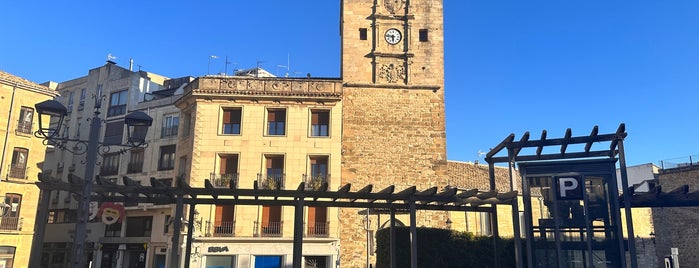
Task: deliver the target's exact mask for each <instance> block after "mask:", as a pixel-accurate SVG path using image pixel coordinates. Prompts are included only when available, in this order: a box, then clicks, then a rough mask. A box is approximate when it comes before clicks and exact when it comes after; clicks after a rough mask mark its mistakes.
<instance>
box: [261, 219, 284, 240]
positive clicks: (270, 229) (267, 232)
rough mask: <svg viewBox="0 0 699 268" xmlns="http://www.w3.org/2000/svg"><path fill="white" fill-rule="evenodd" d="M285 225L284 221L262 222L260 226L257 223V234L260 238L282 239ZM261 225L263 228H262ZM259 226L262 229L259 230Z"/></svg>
mask: <svg viewBox="0 0 699 268" xmlns="http://www.w3.org/2000/svg"><path fill="white" fill-rule="evenodd" d="M283 224H284V222H283V221H281V222H279V221H277V222H274V221H270V222H262V224H260V223H259V222H257V221H256V222H255V230H254V233H255V234H259V236H262V237H281V236H282V225H283ZM260 225H261V226H260ZM258 226H260V228H259V229H258Z"/></svg>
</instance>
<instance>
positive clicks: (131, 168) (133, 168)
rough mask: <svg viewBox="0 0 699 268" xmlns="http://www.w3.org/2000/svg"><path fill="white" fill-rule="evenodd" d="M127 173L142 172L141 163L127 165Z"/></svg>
mask: <svg viewBox="0 0 699 268" xmlns="http://www.w3.org/2000/svg"><path fill="white" fill-rule="evenodd" d="M126 172H127V173H139V172H143V162H137V163H129V164H128V166H127V167H126Z"/></svg>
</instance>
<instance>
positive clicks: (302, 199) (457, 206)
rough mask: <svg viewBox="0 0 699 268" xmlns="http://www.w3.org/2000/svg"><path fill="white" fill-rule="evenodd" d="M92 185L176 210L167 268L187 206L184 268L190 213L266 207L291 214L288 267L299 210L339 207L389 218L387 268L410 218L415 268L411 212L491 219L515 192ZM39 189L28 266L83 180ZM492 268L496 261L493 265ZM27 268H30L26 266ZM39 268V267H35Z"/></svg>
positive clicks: (97, 195)
mask: <svg viewBox="0 0 699 268" xmlns="http://www.w3.org/2000/svg"><path fill="white" fill-rule="evenodd" d="M96 182H97V184H96V185H94V188H93V194H92V195H91V196H90V200H91V201H92V202H123V203H152V204H156V205H162V204H175V205H176V207H175V219H176V220H175V221H174V226H173V229H174V234H175V235H173V237H172V245H173V246H172V247H171V248H170V256H171V257H170V258H171V262H170V267H173V268H174V267H179V266H178V261H177V260H178V259H179V258H177V256H178V247H177V246H176V245H179V244H180V236H179V235H178V234H180V233H181V229H182V226H181V224H182V222H181V219H182V218H183V212H184V211H183V210H184V205H185V204H186V205H189V214H188V216H189V220H188V221H187V223H188V228H187V230H188V232H187V241H188V242H187V245H186V252H185V256H184V257H185V260H184V267H188V266H189V258H190V253H191V250H192V249H191V241H192V235H193V229H194V228H193V227H194V214H195V213H194V210H195V206H196V205H204V204H216V205H270V206H292V207H294V208H295V211H294V239H293V267H294V268H300V267H301V264H302V247H303V236H304V235H303V208H304V206H315V207H339V208H367V209H374V210H384V211H389V213H390V215H391V221H390V222H391V224H390V228H391V243H390V244H391V245H390V247H391V248H390V252H391V266H392V267H395V265H396V264H395V246H394V241H395V240H394V239H395V237H394V235H395V232H394V229H393V227H394V222H395V213H396V211H408V212H409V214H410V234H411V245H410V249H411V267H413V268H416V267H417V240H416V239H415V237H416V235H417V230H416V211H417V210H436V211H475V212H488V213H491V215H495V214H497V213H496V211H495V209H496V205H499V204H502V205H513V206H515V207H516V204H517V192H516V191H509V192H503V193H499V192H496V191H495V190H494V189H495V188H494V187H492V189H493V190H491V191H486V192H479V191H477V190H467V191H462V190H457V189H456V188H452V187H446V188H444V189H443V190H441V191H440V190H439V188H438V187H432V188H429V189H426V190H418V189H417V188H416V187H415V186H412V187H408V188H406V189H403V190H400V191H396V187H395V186H393V185H391V186H389V187H386V188H384V189H382V190H379V191H376V192H374V191H373V190H374V189H373V188H374V187H373V186H372V185H366V186H364V187H363V188H361V189H359V190H356V191H352V190H351V185H350V184H345V185H344V186H342V187H340V188H339V189H338V190H336V191H332V190H329V189H328V184H327V183H323V184H322V185H321V186H320V187H318V188H316V189H308V188H306V186H305V184H304V183H303V182H301V183H300V184H299V186H298V188H297V189H295V190H281V189H276V190H270V189H262V188H260V187H258V185H257V182H255V183H254V187H253V189H238V188H237V187H235V185H234V184H231V186H230V187H228V188H218V187H214V186H213V185H212V183H211V182H210V181H209V180H208V179H207V180H205V181H204V187H191V186H189V185H188V184H187V183H186V182H185V180H184V179H183V178H181V177H180V178H178V179H177V182H176V185H175V186H170V185H164V184H163V183H162V182H160V181H158V180H157V179H155V178H151V179H150V184H151V186H142V185H141V184H140V183H139V182H137V181H135V180H132V179H130V178H128V177H123V184H116V183H114V182H110V181H109V180H105V179H104V178H101V177H99V176H97V178H96ZM36 184H37V186H38V187H39V188H40V189H41V198H40V201H39V209H38V211H37V217H36V222H37V224H36V226H35V236H34V241H33V244H32V253H31V254H32V255H31V259H30V263H31V264H38V261H39V259H40V258H41V249H42V244H43V236H44V231H45V225H46V222H47V219H48V208H49V199H50V196H51V192H52V191H67V192H70V193H72V194H80V193H81V189H82V179H80V178H78V177H76V176H74V175H72V174H70V175H69V181H68V182H65V181H62V180H60V179H55V178H51V177H49V176H46V175H42V174H39V182H37V183H36ZM496 266H497V259H496ZM30 267H35V266H32V265H30ZM36 267H38V266H36Z"/></svg>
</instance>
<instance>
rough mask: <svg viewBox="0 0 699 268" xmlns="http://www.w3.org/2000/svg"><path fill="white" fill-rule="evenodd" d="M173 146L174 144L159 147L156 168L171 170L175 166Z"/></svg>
mask: <svg viewBox="0 0 699 268" xmlns="http://www.w3.org/2000/svg"><path fill="white" fill-rule="evenodd" d="M175 148H176V147H175V145H167V146H161V147H160V159H159V161H158V170H171V169H174V168H175Z"/></svg>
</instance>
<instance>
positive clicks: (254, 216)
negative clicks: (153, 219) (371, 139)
mask: <svg viewBox="0 0 699 268" xmlns="http://www.w3.org/2000/svg"><path fill="white" fill-rule="evenodd" d="M342 90H343V88H342V83H341V81H340V80H339V79H307V78H303V79H290V78H273V77H264V78H262V77H216V76H207V77H199V78H197V79H196V80H194V82H192V83H191V84H190V85H189V86H187V88H186V89H185V93H184V96H183V97H182V98H181V99H180V100H178V101H177V106H178V107H179V108H180V109H181V111H182V113H181V114H182V118H183V124H182V127H181V133H180V141H179V145H178V148H177V159H178V165H179V166H178V169H180V170H181V171H182V172H183V174H185V175H184V177H185V178H186V180H187V182H188V183H189V184H190V186H192V187H204V185H205V184H204V183H205V180H206V179H208V180H209V181H210V182H211V183H212V184H213V186H214V187H223V188H230V187H232V188H238V187H239V188H243V189H252V188H254V187H257V188H267V189H286V190H289V189H297V188H298V187H299V184H300V183H301V182H305V183H306V187H307V188H316V187H320V186H321V185H322V183H327V184H328V187H329V188H331V189H336V188H338V187H339V186H340V183H341V179H340V176H339V175H340V170H341V162H340V161H341V146H340V142H341V133H342V102H341V96H342ZM196 211H197V214H196V219H197V220H196V224H197V226H201V227H200V228H198V229H197V228H195V230H196V233H195V237H194V238H193V241H192V248H193V252H195V253H194V256H192V258H191V262H190V267H212V266H214V267H218V266H221V267H285V266H288V265H291V261H292V257H291V256H292V248H293V247H292V246H293V230H294V210H293V209H290V208H288V207H278V206H263V205H260V206H243V205H237V206H232V205H231V206H228V205H198V206H197V207H196ZM304 215H305V217H304V219H305V220H304V223H303V224H304V239H303V242H304V246H303V247H304V258H305V262H306V263H307V264H314V265H318V266H317V267H329V266H328V265H330V264H331V263H334V262H335V261H336V260H337V258H338V244H339V243H338V242H339V233H340V228H341V226H340V225H339V220H338V209H337V208H326V207H307V208H306V209H305V211H304ZM270 264H272V265H276V266H264V265H270Z"/></svg>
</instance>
